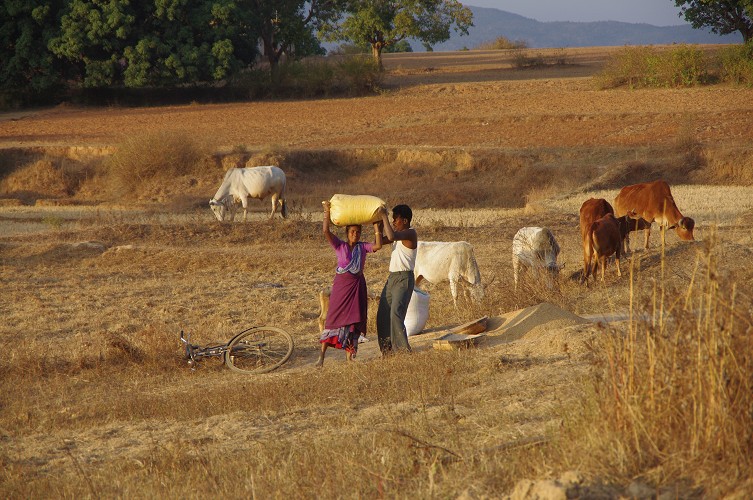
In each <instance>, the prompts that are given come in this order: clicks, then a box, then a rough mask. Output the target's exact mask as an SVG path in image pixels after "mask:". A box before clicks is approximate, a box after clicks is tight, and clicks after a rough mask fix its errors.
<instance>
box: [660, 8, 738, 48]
mask: <svg viewBox="0 0 753 500" xmlns="http://www.w3.org/2000/svg"><path fill="white" fill-rule="evenodd" d="M675 5H676V6H677V7H680V8H681V11H682V14H681V15H682V16H683V17H684V18H685V20H686V21H688V22H689V23H690V24H691V25H692V26H693V27H694V28H696V29H697V28H703V27H708V28H711V31H712V32H713V33H717V34H719V35H728V34H730V33H734V32H735V31H739V32H740V33H741V34H742V36H743V41H744V42H746V43H747V42H748V41H750V40H751V39H752V38H753V0H675Z"/></svg>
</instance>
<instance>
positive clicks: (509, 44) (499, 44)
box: [476, 36, 528, 50]
mask: <svg viewBox="0 0 753 500" xmlns="http://www.w3.org/2000/svg"><path fill="white" fill-rule="evenodd" d="M476 48H477V49H478V50H510V49H526V48H528V43H527V42H526V41H525V40H510V39H509V38H507V37H504V36H498V37H497V38H495V39H494V40H492V41H491V42H483V43H481V44H479V46H478V47H476Z"/></svg>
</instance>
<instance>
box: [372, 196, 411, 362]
mask: <svg viewBox="0 0 753 500" xmlns="http://www.w3.org/2000/svg"><path fill="white" fill-rule="evenodd" d="M412 218H413V212H412V210H411V209H410V207H409V206H408V205H397V206H395V207H394V208H393V209H392V225H394V229H393V226H392V225H390V221H389V219H388V217H387V211H386V210H384V211H383V212H382V223H383V224H384V232H385V237H384V238H383V240H382V241H383V243H384V244H387V243H392V255H391V257H390V275H389V276H388V277H387V283H385V285H384V288H383V289H382V296H381V297H380V299H379V309H378V310H377V318H376V322H377V337H378V339H379V349H380V350H381V351H382V356H386V355H388V354H391V353H392V352H393V351H408V352H410V350H411V348H410V344H408V335H407V333H406V331H405V315H406V313H407V312H408V304H409V303H410V299H411V295H413V286H414V284H415V277H414V276H413V269H414V268H415V266H416V253H417V249H418V234H417V233H416V230H415V229H413V228H412V227H411V219H412Z"/></svg>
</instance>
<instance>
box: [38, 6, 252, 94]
mask: <svg viewBox="0 0 753 500" xmlns="http://www.w3.org/2000/svg"><path fill="white" fill-rule="evenodd" d="M243 14H244V13H243V12H242V11H241V10H239V9H238V6H237V4H236V3H235V2H234V1H233V0H68V8H67V10H66V12H65V14H64V15H63V16H62V19H61V31H60V34H59V36H57V37H55V38H54V39H52V40H51V42H50V44H49V46H50V48H51V50H52V52H53V53H54V54H55V55H57V56H60V57H63V58H65V59H66V60H68V61H69V62H70V63H71V65H72V66H73V67H75V68H76V69H77V74H78V78H79V80H80V82H81V84H82V85H83V86H84V87H107V86H112V85H120V84H123V85H125V86H127V87H143V86H169V85H175V84H180V83H197V82H214V81H220V80H222V79H225V78H227V77H229V76H231V75H232V74H233V73H235V72H236V71H238V70H239V69H241V68H243V67H246V66H247V65H248V64H250V63H252V62H253V60H254V58H255V57H256V54H257V49H256V40H257V34H256V33H255V32H254V31H253V30H252V25H251V23H249V22H248V21H249V19H248V16H246V17H244V15H243Z"/></svg>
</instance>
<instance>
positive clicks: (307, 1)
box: [240, 0, 339, 77]
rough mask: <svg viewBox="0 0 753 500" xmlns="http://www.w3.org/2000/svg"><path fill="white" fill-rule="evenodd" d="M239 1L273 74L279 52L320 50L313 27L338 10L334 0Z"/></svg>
mask: <svg viewBox="0 0 753 500" xmlns="http://www.w3.org/2000/svg"><path fill="white" fill-rule="evenodd" d="M240 5H241V6H242V8H243V10H244V11H246V12H248V13H249V14H250V17H251V23H252V25H253V26H254V27H255V28H256V31H257V33H258V36H259V41H260V45H261V47H262V50H263V55H264V57H265V58H266V60H267V62H268V63H269V67H270V70H271V72H272V75H273V77H274V76H275V75H276V74H277V67H278V65H279V63H280V60H281V59H282V57H283V55H287V56H288V57H289V58H299V57H304V56H307V55H314V54H324V53H325V50H324V49H323V48H322V47H321V45H320V43H319V40H318V39H317V38H316V35H315V30H316V27H317V26H318V25H319V23H321V22H323V21H325V20H328V19H331V18H333V17H336V16H337V15H338V13H339V3H338V2H337V1H335V0H240Z"/></svg>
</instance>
